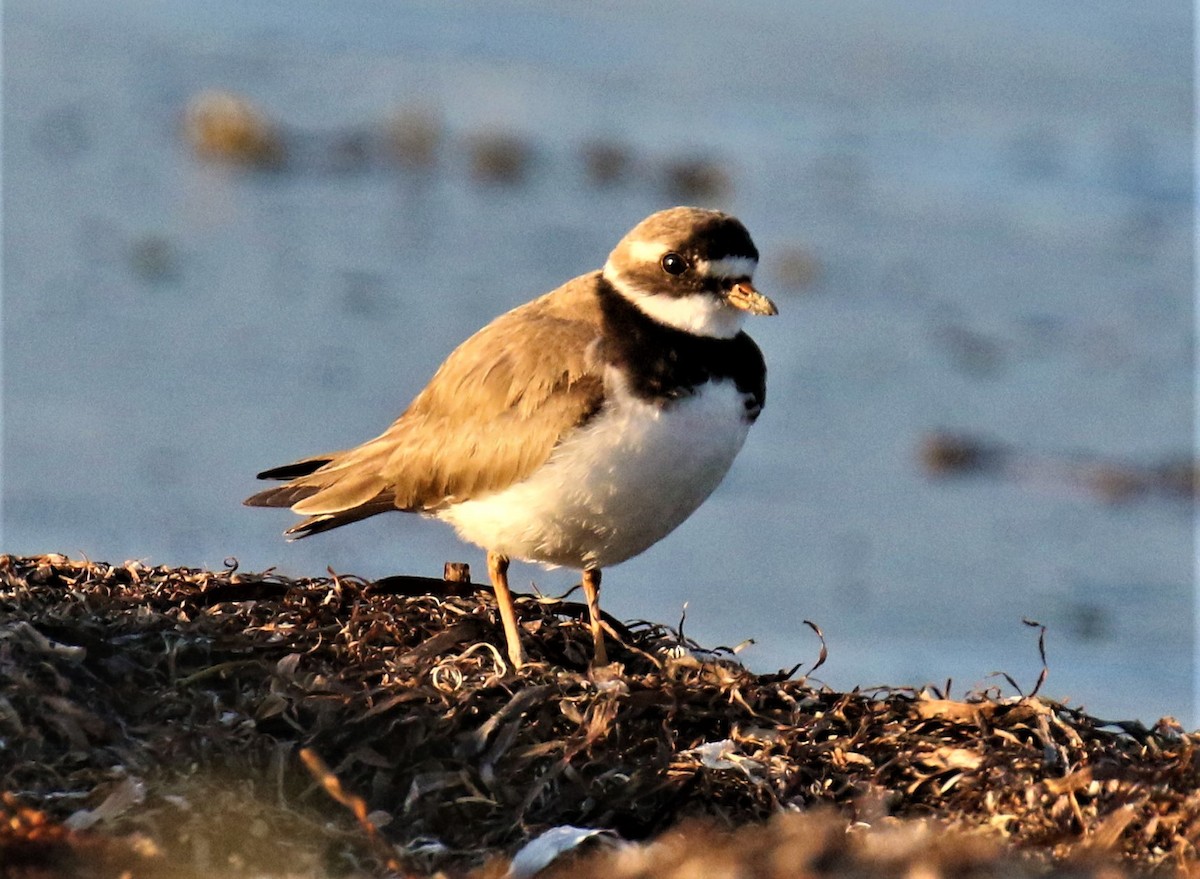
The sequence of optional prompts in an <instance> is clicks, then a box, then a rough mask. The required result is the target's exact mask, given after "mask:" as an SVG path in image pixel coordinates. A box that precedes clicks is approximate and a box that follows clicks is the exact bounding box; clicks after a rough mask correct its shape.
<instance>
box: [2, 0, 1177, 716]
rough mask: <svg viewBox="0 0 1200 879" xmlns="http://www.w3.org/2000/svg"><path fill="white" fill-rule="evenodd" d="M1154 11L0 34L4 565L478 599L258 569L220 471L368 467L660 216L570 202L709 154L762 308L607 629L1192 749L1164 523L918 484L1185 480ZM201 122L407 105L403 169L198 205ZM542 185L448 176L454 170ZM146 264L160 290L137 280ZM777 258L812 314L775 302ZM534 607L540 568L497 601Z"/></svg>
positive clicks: (801, 7) (231, 190)
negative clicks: (1053, 461)
mask: <svg viewBox="0 0 1200 879" xmlns="http://www.w3.org/2000/svg"><path fill="white" fill-rule="evenodd" d="M1190 14H1191V8H1190V6H1189V5H1188V4H1185V3H1182V2H1164V3H1157V4H1144V5H1143V4H1138V5H1136V6H1133V5H1130V4H1126V3H1123V2H1117V0H1109V2H1103V3H1086V4H1085V3H1078V2H1060V3H1056V4H1053V5H1050V4H1044V3H1034V2H1005V3H988V4H953V3H947V2H932V0H929V2H917V3H907V4H894V3H891V2H887V0H853V2H838V3H815V2H810V3H795V2H782V0H781V2H764V3H757V4H752V5H750V6H749V7H748V8H743V7H739V8H738V9H736V10H735V9H734V8H732V5H730V4H721V3H715V2H713V3H704V2H695V3H672V4H655V5H644V4H637V5H635V4H618V3H598V4H588V5H587V6H586V7H583V6H575V5H563V4H552V3H545V2H500V3H495V2H492V3H481V4H475V5H471V4H456V5H448V4H442V3H406V4H379V3H365V2H357V3H347V2H343V3H339V4H319V3H306V2H288V3H281V2H279V3H255V4H244V3H240V2H236V3H235V2H210V3H206V4H193V3H184V2H178V0H176V2H158V3H150V2H137V0H121V2H115V3H107V4H102V5H94V6H93V5H88V4H78V3H68V2H63V0H12V2H9V3H7V4H6V6H5V15H4V21H3V29H4V82H3V88H4V120H3V121H4V132H3V133H4V145H3V146H4V150H3V175H4V176H3V180H4V192H3V195H4V233H5V234H4V253H3V257H4V264H3V281H4V287H3V312H2V316H3V324H4V332H3V345H4V354H3V368H4V373H3V389H4V447H3V452H4V458H3V490H4V491H3V502H4V519H3V525H4V532H3V540H2V543H0V549H3V550H5V551H10V552H22V553H26V552H46V551H61V552H65V553H69V554H73V555H78V554H86V555H88V556H90V557H92V558H98V559H107V560H120V559H124V558H127V557H140V558H145V559H148V560H149V561H151V562H154V563H165V564H184V565H208V566H219V565H220V564H221V562H222V560H223V559H224V558H226V557H227V556H236V557H237V558H238V559H239V560H240V562H241V563H242V565H243V566H245V567H249V568H261V567H264V566H268V565H277V566H278V567H279V568H281V569H282V570H283V571H285V572H288V573H292V574H303V573H309V574H316V573H321V572H323V571H324V570H325V568H326V566H332V567H333V568H334V569H336V570H339V571H344V572H354V573H359V574H363V575H368V576H370V575H379V574H386V573H396V572H411V573H424V574H434V575H436V574H438V573H439V572H440V571H441V567H442V563H443V562H444V561H445V560H446V559H449V558H453V559H462V560H466V561H469V562H471V563H472V564H473V565H474V567H475V569H476V574H477V577H481V576H482V574H483V569H482V554H481V553H480V552H479V551H478V550H475V549H474V548H471V547H466V546H463V545H461V544H459V543H458V542H457V541H456V540H455V538H454V537H453V535H452V533H451V532H450V531H449V529H447V528H445V527H444V526H441V525H439V524H437V523H429V522H422V521H420V520H417V519H415V518H413V517H401V516H388V517H381V518H377V519H375V520H372V521H370V522H366V523H362V524H360V525H357V526H354V527H352V528H349V529H343V530H341V531H339V532H336V533H333V534H330V535H326V536H323V537H318V538H314V539H312V540H307V541H303V542H301V543H298V544H293V545H287V544H285V543H284V542H283V541H282V539H281V538H280V536H279V532H280V531H282V529H283V528H284V527H286V525H287V524H288V523H289V521H290V519H289V517H288V514H285V513H273V512H264V511H261V510H248V509H244V508H243V507H241V506H240V500H241V499H242V498H243V497H245V496H246V495H247V494H249V493H250V492H251V491H253V490H254V489H255V485H254V482H253V479H252V477H253V473H254V472H255V471H256V470H258V469H261V468H262V467H265V466H268V465H272V464H278V463H283V462H286V461H288V460H291V459H293V458H295V457H298V456H301V455H305V454H309V453H313V452H318V451H324V450H328V449H334V448H340V447H343V446H345V445H347V444H351V443H354V442H357V441H360V440H362V439H365V438H367V437H369V436H372V435H374V434H375V433H376V432H378V431H379V430H381V429H382V428H383V427H384V426H386V424H387V423H388V422H389V421H390V420H391V419H392V418H393V417H394V416H395V415H396V414H397V413H398V412H399V411H400V410H401V409H402V408H403V406H404V405H405V404H406V403H407V402H408V400H409V398H410V397H411V396H412V394H413V393H415V392H416V391H417V390H418V389H419V388H420V387H421V385H422V384H423V383H424V381H426V380H427V378H428V377H429V375H430V374H431V373H432V371H433V369H434V367H435V366H436V364H437V363H438V362H439V361H440V360H441V358H442V357H444V356H445V354H446V353H448V352H449V351H450V349H451V348H452V347H453V346H454V345H455V344H457V343H458V342H459V341H461V340H462V339H463V338H465V337H466V336H467V335H468V334H470V333H471V332H473V331H474V330H475V329H477V328H478V327H479V326H481V325H482V324H483V323H484V322H486V321H487V320H488V319H490V318H491V317H492V316H494V315H496V314H498V313H500V312H502V311H504V310H506V309H508V308H510V307H512V306H513V305H515V304H517V303H519V302H521V301H524V300H525V299H528V298H530V297H531V296H533V295H534V294H537V293H540V292H543V291H544V290H547V289H549V288H551V287H553V286H555V285H557V284H558V283H560V282H562V281H563V280H565V279H566V278H568V277H570V276H572V275H574V274H578V273H581V272H583V271H587V270H590V269H592V268H596V267H598V266H599V265H600V264H601V263H602V261H603V258H604V256H605V255H606V253H607V251H608V250H609V249H610V248H611V246H612V245H613V244H614V243H615V241H616V240H617V238H619V237H620V235H621V234H623V233H624V232H625V230H626V229H627V228H628V227H629V226H631V225H632V224H633V223H634V222H636V221H637V220H639V219H640V218H641V217H643V216H644V215H645V214H647V213H649V212H650V211H652V210H654V209H656V208H658V207H662V206H665V205H666V204H667V203H669V201H668V199H667V198H666V197H665V196H664V195H663V194H662V191H661V187H659V186H657V185H656V184H655V183H654V182H653V179H652V177H651V176H650V175H649V174H648V173H645V172H639V173H638V174H636V175H635V176H634V178H633V179H632V180H631V181H629V182H627V183H625V184H623V185H620V186H616V187H613V188H595V187H593V186H591V185H589V184H588V183H587V181H586V179H585V177H584V175H583V174H582V172H581V167H580V162H579V158H578V150H579V146H580V144H581V143H582V142H583V141H585V140H586V139H588V138H591V137H597V136H599V137H605V138H609V139H612V140H615V141H620V142H624V143H626V144H628V145H629V146H630V148H631V149H632V150H633V151H634V153H635V154H636V155H637V156H638V158H639V162H640V163H641V165H640V167H642V168H648V167H653V166H655V165H656V163H661V162H662V161H663V160H665V159H667V158H670V157H673V156H680V155H691V154H702V155H708V156H712V157H716V158H717V159H719V160H720V161H721V162H723V163H724V164H725V165H726V166H727V167H728V168H729V173H730V175H731V179H732V194H731V196H730V197H729V198H726V199H724V200H721V201H719V202H717V206H721V207H724V208H727V209H729V210H731V211H733V212H734V213H736V214H738V215H739V216H740V217H741V218H742V219H743V220H744V221H745V222H746V224H747V225H748V226H749V228H750V229H751V231H752V233H753V234H754V236H755V239H756V241H757V243H758V245H759V249H760V250H761V251H762V252H763V255H764V266H763V270H762V271H761V272H760V277H759V279H758V280H759V285H760V286H761V287H762V288H763V289H764V290H766V291H767V292H770V293H772V294H773V295H775V296H776V298H777V300H778V301H779V303H780V305H781V310H782V314H781V316H780V317H778V318H775V319H772V320H769V321H768V320H762V321H758V322H756V323H755V324H754V325H753V326H752V327H751V330H752V332H753V334H754V335H755V337H756V338H757V339H758V341H759V343H760V345H761V347H762V348H763V350H764V351H765V353H766V356H767V359H768V363H769V365H770V370H771V372H770V379H769V393H768V405H767V409H766V412H765V414H764V416H763V418H762V419H761V421H760V423H759V425H758V427H756V429H755V431H754V432H753V434H752V436H751V438H750V440H749V442H748V444H747V447H746V449H745V451H744V452H743V453H742V456H741V457H740V459H739V460H738V462H737V464H736V465H735V468H734V471H733V472H732V473H731V475H730V477H729V478H728V480H727V481H726V483H725V484H724V485H723V486H722V487H721V489H720V490H719V491H718V493H717V494H716V495H715V496H714V497H713V498H712V499H711V500H710V502H709V503H708V504H707V505H706V506H705V507H703V508H702V509H701V511H700V512H699V513H697V515H696V516H694V517H693V519H692V520H690V521H689V522H688V523H687V524H685V525H684V526H683V527H682V528H681V529H680V530H679V531H678V532H677V533H676V534H674V535H672V536H671V537H670V538H669V539H668V540H666V541H664V542H663V543H662V544H660V545H659V546H657V547H655V548H653V549H652V550H650V551H649V552H648V553H646V554H645V555H644V556H643V557H640V558H638V559H635V560H633V561H631V562H629V563H627V564H625V565H622V566H620V567H618V568H614V569H613V570H612V571H609V572H607V574H606V578H605V585H606V589H605V595H604V600H605V605H606V607H607V608H608V609H609V610H611V611H613V612H614V613H616V614H618V615H620V616H623V617H626V618H650V619H662V620H667V621H674V620H676V619H677V618H678V616H679V614H680V610H681V608H682V606H683V604H684V602H688V603H689V607H688V623H687V629H688V632H689V634H691V635H692V636H693V637H696V638H698V639H699V640H701V641H702V642H705V643H709V644H715V643H727V644H734V643H737V642H739V641H741V640H742V639H744V638H750V637H753V638H755V639H756V640H757V642H758V643H757V645H756V646H754V647H752V648H750V649H749V650H748V651H746V653H745V654H744V658H745V659H746V661H748V662H749V663H750V664H751V665H753V666H754V667H756V668H763V669H766V668H776V667H779V666H789V665H791V664H792V663H793V662H795V661H800V660H804V659H808V658H815V656H816V652H817V649H816V645H815V643H814V639H813V638H812V636H811V634H810V633H809V631H808V630H807V629H806V628H805V627H804V626H803V624H802V621H803V620H804V619H811V620H815V621H816V622H818V623H819V624H820V625H821V626H822V627H823V628H824V630H825V632H826V636H827V638H828V641H829V646H830V654H831V655H830V660H829V662H828V664H827V665H826V667H825V668H824V669H822V671H821V676H822V677H823V678H824V679H825V680H827V681H829V682H830V683H832V684H834V685H837V686H853V685H856V684H862V685H870V684H877V683H889V684H904V683H909V684H920V683H922V682H924V681H936V682H943V681H944V680H945V679H946V678H947V677H953V678H954V679H955V681H956V684H955V690H954V692H955V693H959V694H961V693H962V692H963V691H964V690H965V689H966V688H967V687H969V686H972V685H975V684H978V683H980V682H985V681H986V680H987V678H986V676H987V674H988V673H989V672H992V671H996V670H1004V671H1007V672H1009V673H1010V674H1012V675H1013V676H1014V677H1015V678H1017V679H1018V681H1020V682H1022V683H1023V684H1026V685H1032V683H1033V681H1034V680H1035V679H1036V677H1037V672H1038V669H1039V663H1038V659H1037V650H1036V640H1037V639H1036V631H1035V630H1032V629H1028V628H1027V627H1025V626H1023V625H1022V624H1021V618H1022V617H1029V618H1033V619H1037V620H1039V621H1041V622H1043V623H1045V624H1047V625H1048V626H1049V635H1048V639H1047V644H1048V652H1049V661H1050V677H1049V680H1048V683H1047V687H1046V689H1047V691H1048V692H1049V693H1050V694H1051V695H1054V696H1057V697H1063V698H1070V699H1071V701H1072V702H1074V703H1076V704H1079V703H1082V704H1085V705H1086V706H1088V707H1089V708H1090V709H1092V710H1093V711H1094V712H1096V713H1098V714H1101V715H1102V716H1117V715H1136V716H1140V717H1142V718H1145V719H1149V720H1152V719H1154V718H1156V717H1157V716H1159V715H1161V714H1172V715H1175V716H1177V717H1180V718H1181V719H1183V720H1184V721H1185V722H1189V723H1191V722H1194V719H1195V713H1194V705H1195V700H1194V686H1193V672H1194V668H1195V657H1194V648H1195V631H1194V629H1195V624H1196V613H1195V596H1194V582H1193V566H1194V556H1195V554H1194V551H1193V530H1192V519H1191V509H1190V507H1189V506H1188V505H1186V504H1184V503H1182V502H1179V501H1167V500H1162V499H1147V500H1139V501H1134V502H1130V503H1126V504H1121V505H1106V504H1103V503H1100V502H1098V501H1097V499H1096V498H1095V497H1094V496H1092V495H1090V494H1088V493H1087V492H1084V491H1078V490H1073V489H1072V488H1071V487H1069V486H1066V485H1063V484H1059V483H1055V482H1053V481H1046V480H1034V479H1031V480H1026V481H1024V482H1012V481H1007V482H1006V481H999V480H989V479H984V478H980V479H972V480H965V481H953V480H950V481H932V480H930V479H929V478H927V477H926V476H925V475H924V474H923V472H922V470H921V468H920V466H919V463H918V459H917V454H916V450H917V448H918V446H919V443H920V440H921V437H922V436H924V435H926V434H927V433H929V432H930V431H932V430H936V429H951V430H956V431H962V432H967V433H973V434H980V435H984V436H987V437H990V438H992V439H995V440H1000V441H1004V442H1006V443H1009V444H1012V445H1014V446H1016V447H1019V448H1021V449H1026V450H1029V451H1031V452H1037V453H1041V454H1046V455H1051V456H1053V455H1063V454H1071V453H1078V454H1081V455H1085V456H1086V455H1092V456H1109V457H1113V458H1117V459H1122V460H1130V461H1134V462H1140V463H1149V462H1153V461H1156V460H1160V459H1166V458H1171V457H1180V458H1186V457H1188V456H1190V455H1191V454H1192V448H1193V441H1192V423H1193V411H1194V404H1193V394H1192V388H1193V375H1194V370H1193V328H1194V319H1193V303H1192V292H1193V265H1192V226H1191V223H1192V166H1191V162H1192V152H1191V144H1192V131H1191V129H1192V123H1193V118H1194V112H1193V94H1192V87H1191V73H1192V71H1191V64H1192V57H1191V35H1192V32H1191V17H1190ZM211 87H220V88H226V89H231V90H233V91H236V92H239V93H242V94H244V95H246V96H248V97H250V98H251V99H253V100H254V101H255V102H257V103H258V104H259V105H260V106H262V107H263V108H265V109H266V110H267V111H268V112H269V113H270V114H271V115H272V116H273V117H275V118H277V119H279V120H281V121H282V122H284V123H286V124H287V125H288V126H290V127H291V128H293V129H295V130H301V131H307V132H314V133H320V132H325V133H327V134H328V133H329V132H334V131H337V130H340V129H343V128H363V127H366V126H371V125H379V124H381V123H382V122H383V121H384V120H386V119H387V118H388V117H389V115H390V114H391V113H393V112H394V111H396V110H397V109H403V108H411V107H424V108H429V109H432V110H435V111H436V112H438V113H439V114H440V115H441V118H442V119H443V120H444V123H445V126H446V142H445V144H444V148H443V150H442V152H441V155H440V158H439V164H438V166H437V167H436V168H435V169H433V170H432V171H430V172H428V173H423V174H422V173H412V172H403V171H399V170H395V169H386V168H373V169H371V170H368V171H364V172H361V173H349V174H340V175H339V174H330V173H318V172H316V171H313V170H311V169H309V170H307V171H306V170H304V169H300V170H297V171H295V172H288V173H282V174H276V175H272V174H254V173H246V172H237V171H230V170H227V169H222V168H216V167H212V166H209V165H205V164H203V163H201V162H199V161H197V160H196V159H195V158H194V157H193V156H192V155H191V153H190V151H189V150H188V149H187V147H186V146H185V145H184V144H183V143H182V142H181V140H180V138H179V135H178V124H179V118H180V113H181V110H182V107H183V106H184V104H185V103H186V101H187V99H188V98H189V97H190V96H191V95H193V94H195V93H196V92H198V91H200V90H202V89H205V88H211ZM495 130H504V131H509V132H513V133H515V134H517V135H519V136H521V137H523V138H525V139H527V140H528V141H529V142H530V143H531V144H532V145H533V146H534V148H535V150H536V152H537V157H538V161H537V163H536V165H535V166H534V168H533V170H532V171H531V174H530V176H529V179H528V180H527V182H526V183H524V184H522V185H519V186H512V187H506V186H498V185H491V186H487V185H481V184H477V183H475V182H473V181H472V180H471V179H470V177H469V174H468V157H467V153H466V143H467V140H468V138H469V137H470V136H471V135H473V134H476V133H479V132H487V131H495ZM147 241H149V242H151V243H152V244H153V242H165V252H166V254H167V256H166V262H165V267H161V266H160V269H163V270H160V271H159V272H158V273H157V274H153V273H151V274H148V273H146V272H145V271H144V270H139V265H140V264H139V263H138V262H137V260H136V259H135V258H134V257H133V256H132V254H134V253H135V252H137V250H138V248H139V246H144V245H145V244H146V242H147ZM797 246H801V247H803V248H804V249H805V250H806V251H807V252H809V253H810V254H812V255H813V257H814V258H815V259H816V261H817V262H818V264H819V266H820V274H819V276H818V279H817V281H816V283H815V284H814V285H812V286H811V287H809V288H806V289H805V290H803V291H796V290H789V288H788V287H787V286H786V284H785V283H784V278H782V277H781V276H780V272H779V270H778V269H779V266H780V260H781V255H782V254H783V253H784V252H785V251H787V250H788V249H790V248H794V247H797ZM514 570H515V571H516V582H517V583H518V584H521V583H523V582H529V581H534V582H536V583H537V585H538V586H539V587H541V588H542V589H544V590H546V591H550V592H559V591H562V590H563V589H565V588H566V587H567V585H568V584H569V583H570V582H571V577H570V575H569V573H567V572H563V571H554V572H544V571H541V570H540V569H537V568H534V567H518V568H514Z"/></svg>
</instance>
